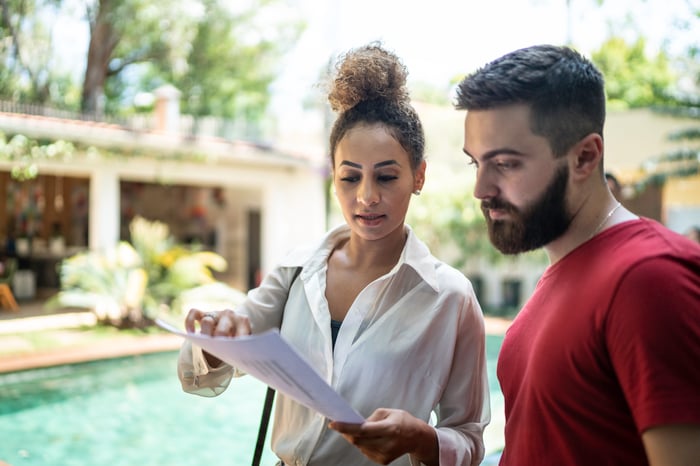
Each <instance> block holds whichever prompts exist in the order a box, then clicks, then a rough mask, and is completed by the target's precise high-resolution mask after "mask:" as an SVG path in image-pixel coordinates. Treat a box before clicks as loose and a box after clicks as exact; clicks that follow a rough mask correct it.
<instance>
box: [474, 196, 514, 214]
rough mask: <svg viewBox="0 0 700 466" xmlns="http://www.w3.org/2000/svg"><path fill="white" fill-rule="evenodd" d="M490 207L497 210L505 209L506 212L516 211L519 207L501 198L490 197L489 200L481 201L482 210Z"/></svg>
mask: <svg viewBox="0 0 700 466" xmlns="http://www.w3.org/2000/svg"><path fill="white" fill-rule="evenodd" d="M488 209H495V210H503V211H506V212H516V211H517V209H516V208H515V206H514V205H513V204H510V203H509V202H506V201H502V200H501V199H495V198H494V199H490V200H488V201H481V210H488Z"/></svg>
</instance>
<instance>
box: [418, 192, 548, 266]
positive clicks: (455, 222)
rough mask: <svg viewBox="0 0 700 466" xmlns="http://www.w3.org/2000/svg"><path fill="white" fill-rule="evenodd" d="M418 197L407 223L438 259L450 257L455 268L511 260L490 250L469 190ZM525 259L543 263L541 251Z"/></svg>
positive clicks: (427, 194) (486, 235)
mask: <svg viewBox="0 0 700 466" xmlns="http://www.w3.org/2000/svg"><path fill="white" fill-rule="evenodd" d="M421 197H422V199H421V202H420V203H414V204H413V205H412V207H411V210H410V211H409V214H408V215H407V223H408V224H410V225H411V226H412V227H413V229H414V230H415V231H416V234H417V235H418V237H419V238H421V239H422V240H423V241H425V242H426V244H427V245H428V247H430V249H431V251H433V253H434V254H436V255H437V256H438V257H441V258H444V259H448V258H449V260H448V261H449V262H450V263H451V264H452V265H453V266H454V267H456V268H458V269H463V268H464V267H465V266H466V265H467V264H469V263H470V262H473V261H475V260H476V261H478V260H485V261H487V262H489V263H492V264H495V263H499V262H502V261H507V260H512V259H514V258H509V257H508V256H504V255H503V254H501V253H500V252H499V251H498V250H497V249H496V248H494V247H493V245H492V244H491V241H490V240H489V236H488V230H487V227H486V220H485V219H484V215H483V213H482V212H481V208H480V206H479V201H478V200H476V199H475V198H474V197H473V196H471V195H470V194H468V190H466V189H465V190H456V191H445V192H437V193H427V192H424V193H423V194H422V195H421ZM524 257H528V258H532V259H533V260H534V261H536V262H538V263H539V262H542V261H544V260H546V257H545V256H544V254H543V253H542V252H541V251H536V252H533V253H528V254H525V255H524Z"/></svg>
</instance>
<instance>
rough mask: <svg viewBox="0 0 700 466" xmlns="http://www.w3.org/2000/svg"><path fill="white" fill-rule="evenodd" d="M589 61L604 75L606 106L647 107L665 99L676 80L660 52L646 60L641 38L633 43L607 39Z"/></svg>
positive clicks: (619, 107) (644, 41) (668, 63)
mask: <svg viewBox="0 0 700 466" xmlns="http://www.w3.org/2000/svg"><path fill="white" fill-rule="evenodd" d="M591 59H592V61H593V62H594V63H595V65H596V66H597V67H598V68H599V69H600V71H601V72H602V73H603V75H604V76H605V91H606V94H607V98H608V106H609V107H611V108H617V109H625V108H639V107H649V106H651V105H656V104H661V103H664V102H666V101H667V100H668V99H667V95H668V89H669V88H670V86H671V85H672V84H673V82H674V80H675V76H674V74H673V72H672V70H671V63H670V59H669V57H668V56H667V54H666V53H665V52H663V51H660V52H659V53H657V54H656V55H655V56H654V57H652V58H647V55H646V40H645V39H644V38H643V37H640V38H638V39H637V40H636V41H635V42H634V43H632V44H628V43H627V42H625V40H624V39H622V38H621V37H615V36H613V37H610V38H609V39H608V40H606V41H605V42H604V43H603V44H602V45H601V47H600V49H598V50H597V51H595V52H593V53H592V55H591Z"/></svg>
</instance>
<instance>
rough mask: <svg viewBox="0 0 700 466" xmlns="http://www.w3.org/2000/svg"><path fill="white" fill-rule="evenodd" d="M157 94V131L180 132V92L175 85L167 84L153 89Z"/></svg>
mask: <svg viewBox="0 0 700 466" xmlns="http://www.w3.org/2000/svg"><path fill="white" fill-rule="evenodd" d="M153 93H154V94H155V96H156V105H155V117H156V128H155V129H156V131H161V132H163V133H170V134H176V133H179V132H180V127H179V126H180V94H181V92H180V91H179V90H177V89H176V88H175V87H174V86H172V85H170V84H166V85H164V86H160V87H159V88H158V89H156V90H155V91H153Z"/></svg>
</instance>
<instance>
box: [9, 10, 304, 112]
mask: <svg viewBox="0 0 700 466" xmlns="http://www.w3.org/2000/svg"><path fill="white" fill-rule="evenodd" d="M2 3H3V7H4V8H3V9H2V12H1V13H0V38H2V40H0V100H3V99H4V100H12V101H15V102H23V103H36V104H44V105H50V106H52V107H57V108H61V109H70V110H79V109H81V108H82V109H83V110H85V111H88V112H96V113H102V112H104V113H106V114H107V115H111V116H121V115H125V114H130V113H133V112H135V111H137V110H138V109H137V108H136V107H135V106H134V104H133V98H134V96H135V95H136V94H137V93H139V92H150V91H153V90H154V89H155V88H156V87H158V86H160V85H162V84H165V83H169V84H173V85H174V86H175V87H178V88H179V89H180V90H182V91H183V94H182V97H183V110H184V111H185V112H192V113H193V114H194V115H198V116H200V115H213V116H220V117H226V118H241V119H248V120H249V121H251V122H253V123H255V121H257V120H259V119H260V117H261V115H262V114H263V113H264V112H265V111H266V109H267V105H268V100H269V97H268V87H269V85H270V83H271V82H272V80H273V79H274V78H275V76H276V74H277V73H278V72H279V70H280V68H281V66H282V60H281V58H282V56H283V54H284V53H285V52H286V51H288V50H289V49H290V48H291V47H292V46H293V45H294V43H295V42H296V41H297V39H298V38H299V36H300V33H301V31H302V30H303V27H304V23H303V21H302V19H301V18H300V16H299V14H298V12H297V10H295V9H293V8H291V7H290V6H289V5H287V2H283V1H281V0H255V1H252V2H245V3H244V4H241V2H229V1H227V0H185V1H183V0H160V1H157V2H154V1H152V0H120V1H107V0H95V1H90V2H86V5H85V7H84V8H82V7H79V6H78V7H76V5H74V4H72V3H71V2H65V1H61V0H6V1H4V2H2ZM85 11H87V15H85ZM61 17H63V18H66V17H70V18H72V19H73V20H75V21H81V20H82V21H86V22H88V23H89V26H90V27H89V29H90V33H91V37H90V46H89V49H88V53H87V55H86V57H85V61H84V63H83V66H85V67H86V68H87V69H86V71H85V73H84V75H83V77H84V81H82V82H76V80H77V79H80V76H76V74H75V70H74V69H69V70H67V71H66V68H67V65H66V64H65V63H61V62H60V59H61V58H62V57H63V55H62V54H58V53H55V51H56V46H55V44H54V43H52V40H53V38H52V34H53V32H54V31H53V30H54V28H56V26H57V24H58V21H60V20H61ZM59 46H61V45H59ZM78 66H80V65H78ZM97 107H99V108H97Z"/></svg>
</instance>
